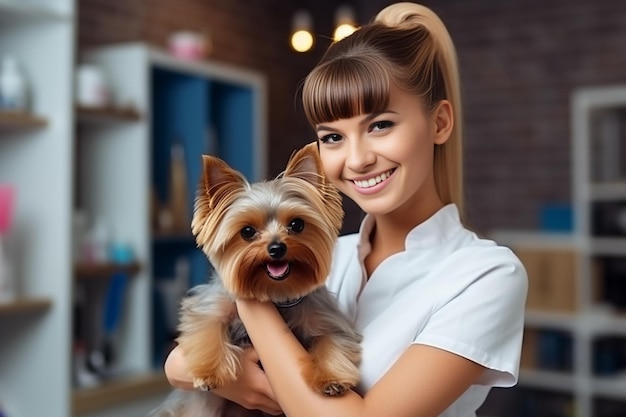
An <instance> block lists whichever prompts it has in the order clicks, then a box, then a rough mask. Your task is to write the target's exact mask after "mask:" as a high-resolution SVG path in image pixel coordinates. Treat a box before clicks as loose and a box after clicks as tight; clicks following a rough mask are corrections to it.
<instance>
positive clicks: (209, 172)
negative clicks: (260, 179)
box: [198, 155, 248, 208]
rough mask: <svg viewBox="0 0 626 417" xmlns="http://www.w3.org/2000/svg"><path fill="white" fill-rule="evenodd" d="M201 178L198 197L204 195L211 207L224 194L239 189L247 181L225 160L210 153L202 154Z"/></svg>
mask: <svg viewBox="0 0 626 417" xmlns="http://www.w3.org/2000/svg"><path fill="white" fill-rule="evenodd" d="M202 166H203V172H202V178H201V179H200V186H199V189H198V198H199V199H200V198H202V197H203V196H205V197H206V198H208V199H209V203H210V207H211V208H213V207H215V205H216V204H217V201H218V200H219V199H220V198H221V197H222V196H224V195H228V194H230V193H231V192H236V191H240V190H241V189H242V188H244V187H245V186H246V185H247V184H248V181H247V180H246V179H245V177H244V176H243V175H242V174H241V173H240V172H239V171H237V170H235V169H233V168H231V167H230V166H228V164H227V163H226V162H224V161H223V160H221V159H220V158H217V157H215V156H211V155H202Z"/></svg>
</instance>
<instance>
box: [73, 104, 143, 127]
mask: <svg viewBox="0 0 626 417" xmlns="http://www.w3.org/2000/svg"><path fill="white" fill-rule="evenodd" d="M76 118H77V121H78V122H80V123H91V124H96V123H120V122H135V121H139V120H141V119H142V115H141V113H139V111H137V109H135V108H132V107H102V108H92V107H83V106H77V107H76Z"/></svg>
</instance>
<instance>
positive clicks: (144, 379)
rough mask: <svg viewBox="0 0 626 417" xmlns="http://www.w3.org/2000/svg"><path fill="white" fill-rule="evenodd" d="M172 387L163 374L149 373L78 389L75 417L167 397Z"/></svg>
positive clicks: (75, 394) (73, 403)
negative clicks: (124, 404)
mask: <svg viewBox="0 0 626 417" xmlns="http://www.w3.org/2000/svg"><path fill="white" fill-rule="evenodd" d="M170 389H171V386H170V385H169V383H168V382H167V379H166V378H165V376H164V375H163V373H156V372H153V373H148V374H143V375H136V376H129V377H125V378H120V379H116V380H112V381H107V382H104V383H102V384H101V385H99V386H97V387H94V388H77V389H74V391H73V393H72V411H73V414H74V415H80V414H85V413H91V412H93V411H96V410H102V409H105V408H111V407H114V406H116V405H120V404H123V403H127V402H131V401H134V400H138V399H141V398H146V397H154V396H157V395H163V397H164V398H165V396H166V395H167V393H168V392H169V391H170Z"/></svg>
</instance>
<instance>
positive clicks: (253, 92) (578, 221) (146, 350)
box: [0, 0, 626, 417]
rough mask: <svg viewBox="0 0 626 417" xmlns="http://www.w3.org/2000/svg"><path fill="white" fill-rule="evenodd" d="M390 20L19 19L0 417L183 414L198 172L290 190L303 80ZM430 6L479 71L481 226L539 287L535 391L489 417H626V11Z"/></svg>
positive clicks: (13, 27)
mask: <svg viewBox="0 0 626 417" xmlns="http://www.w3.org/2000/svg"><path fill="white" fill-rule="evenodd" d="M389 3H390V2H384V1H376V0H360V1H346V2H337V1H324V0H315V1H313V0H303V1H286V0H255V1H243V0H228V1H227V0H178V1H166V0H150V1H147V0H125V1H111V0H0V415H2V416H7V417H33V416H40V415H47V416H49V417H69V416H76V417H78V416H90V417H104V416H116V417H126V416H129V417H130V416H137V415H145V414H146V412H147V411H148V410H150V409H151V408H152V407H154V406H155V405H156V404H158V403H159V402H160V401H161V400H162V399H163V398H164V396H165V395H166V394H167V392H168V389H169V387H168V385H167V383H166V382H165V380H164V377H163V375H162V364H163V360H164V358H165V356H166V355H167V353H168V351H169V349H171V347H172V340H173V338H174V337H175V325H176V320H177V317H176V309H177V303H178V300H179V299H180V297H181V296H182V294H184V292H185V291H186V289H187V288H189V287H190V286H192V285H195V284H197V283H200V282H203V281H204V280H205V279H206V276H207V274H208V273H209V271H210V267H209V265H208V263H207V262H206V260H205V258H204V256H203V255H202V254H201V253H199V251H198V250H197V249H196V248H195V244H194V241H193V239H192V237H191V236H190V233H189V230H188V229H189V228H188V224H189V219H190V216H191V208H192V203H193V196H194V192H195V184H196V181H197V179H198V177H199V173H200V158H199V155H200V154H202V153H213V154H217V155H219V156H221V157H222V158H224V159H226V160H227V161H228V162H229V163H230V164H231V165H233V166H234V167H236V168H237V169H239V170H241V171H242V172H243V173H244V174H245V175H246V176H247V177H248V178H249V179H251V180H257V179H264V178H270V177H273V176H275V175H276V174H278V173H279V172H280V171H282V169H283V167H284V164H285V162H286V161H287V159H288V157H289V155H290V154H291V153H292V152H293V151H294V150H295V149H297V148H298V147H300V146H302V145H303V144H305V143H307V142H309V141H311V140H313V139H314V138H315V136H314V133H313V131H312V129H311V128H310V127H309V126H308V124H307V122H306V120H305V117H304V114H303V112H302V109H301V104H300V100H299V87H300V85H301V82H302V81H303V79H304V77H305V76H306V74H307V72H308V71H309V70H310V69H311V68H312V67H313V66H314V65H315V63H316V62H317V61H318V60H319V59H320V58H321V56H322V54H323V52H324V51H325V49H326V48H327V46H328V45H329V44H330V43H331V42H332V40H333V36H334V31H335V29H336V28H337V26H339V25H340V24H350V25H353V26H355V27H358V25H360V24H362V23H365V22H367V21H369V20H370V19H371V17H372V16H374V15H375V13H376V12H377V11H378V10H380V9H381V8H382V7H383V6H385V5H387V4H389ZM424 4H426V5H428V6H429V7H431V8H432V9H434V10H435V11H436V12H437V13H438V14H439V15H440V16H441V18H442V19H443V20H444V22H445V23H446V25H447V26H448V28H449V30H450V33H451V35H452V37H453V39H454V41H455V43H456V46H457V52H458V55H459V61H460V70H461V79H462V93H463V98H464V112H465V113H464V122H465V167H464V170H465V179H466V183H465V187H466V201H467V206H466V209H467V215H468V222H469V224H470V225H471V227H473V228H474V229H475V230H477V231H478V232H479V233H480V234H482V235H485V236H487V237H492V238H494V239H496V240H498V241H499V242H500V243H502V244H505V245H508V246H510V247H511V248H512V249H513V250H514V251H515V252H516V253H517V254H518V255H519V256H520V258H521V259H522V260H523V262H524V264H525V266H526V268H527V270H528V272H529V280H530V289H529V296H528V311H527V316H526V334H525V338H524V349H523V355H522V372H521V376H520V382H519V384H518V385H517V386H516V387H515V388H511V389H494V390H493V391H492V393H491V394H490V396H489V398H488V400H487V402H486V403H485V405H484V406H483V408H482V409H481V410H480V415H481V416H483V417H505V416H506V417H509V416H513V417H574V416H577V417H590V416H594V417H623V416H626V316H625V315H624V311H625V310H626V284H625V283H626V164H624V163H623V162H622V160H623V159H624V158H626V145H625V143H626V141H625V139H624V133H623V132H624V127H625V126H624V125H625V122H626V112H625V111H626V72H625V71H624V67H622V65H625V64H626V46H625V43H624V39H626V3H624V2H622V1H620V0H598V1H593V2H591V1H585V0H568V1H565V0H551V1H535V0H508V1H500V0H463V1H461V0H440V1H437V0H433V1H425V3H424ZM298 30H304V31H308V32H309V33H310V35H311V37H310V38H309V41H310V42H311V45H310V47H309V48H306V43H307V39H308V38H307V35H306V33H304V34H303V33H301V34H299V36H300V37H301V39H300V41H301V42H304V46H303V45H302V44H301V43H298V44H297V45H295V47H294V46H293V45H292V44H291V39H292V35H294V33H295V32H297V31H298ZM296 47H297V48H298V49H301V51H298V50H296ZM346 212H347V215H346V222H345V226H344V230H343V232H346V233H347V232H351V231H355V230H356V229H357V227H358V224H359V222H360V219H361V213H360V212H359V210H358V209H357V208H356V207H355V206H353V205H352V204H350V202H346Z"/></svg>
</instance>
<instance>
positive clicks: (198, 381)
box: [193, 378, 216, 392]
mask: <svg viewBox="0 0 626 417" xmlns="http://www.w3.org/2000/svg"><path fill="white" fill-rule="evenodd" d="M193 388H194V389H196V390H198V391H204V392H206V391H211V390H212V389H214V388H216V387H215V386H212V385H211V383H210V382H209V380H208V379H205V378H194V379H193Z"/></svg>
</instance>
